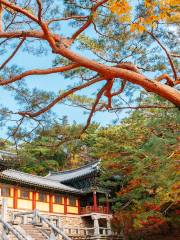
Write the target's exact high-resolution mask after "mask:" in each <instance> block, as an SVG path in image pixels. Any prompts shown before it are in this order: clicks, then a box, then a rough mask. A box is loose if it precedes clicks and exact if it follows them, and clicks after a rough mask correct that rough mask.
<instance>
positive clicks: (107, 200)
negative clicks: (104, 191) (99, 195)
mask: <svg viewBox="0 0 180 240" xmlns="http://www.w3.org/2000/svg"><path fill="white" fill-rule="evenodd" d="M106 208H107V214H109V199H108V195H106Z"/></svg>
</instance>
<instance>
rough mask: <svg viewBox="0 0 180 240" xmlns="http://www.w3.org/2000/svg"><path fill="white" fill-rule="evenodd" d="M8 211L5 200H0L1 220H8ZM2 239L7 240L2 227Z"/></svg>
mask: <svg viewBox="0 0 180 240" xmlns="http://www.w3.org/2000/svg"><path fill="white" fill-rule="evenodd" d="M7 215H8V211H7V199H6V198H2V208H1V217H2V220H3V221H5V222H7V218H8V216H7ZM2 239H3V240H8V238H7V234H6V229H5V228H4V227H2Z"/></svg>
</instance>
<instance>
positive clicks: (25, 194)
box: [20, 190, 29, 199]
mask: <svg viewBox="0 0 180 240" xmlns="http://www.w3.org/2000/svg"><path fill="white" fill-rule="evenodd" d="M20 198H22V199H29V191H27V190H21V191H20Z"/></svg>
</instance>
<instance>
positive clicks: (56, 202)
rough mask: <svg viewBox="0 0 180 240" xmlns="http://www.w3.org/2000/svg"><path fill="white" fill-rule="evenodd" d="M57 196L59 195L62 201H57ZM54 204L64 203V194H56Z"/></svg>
mask: <svg viewBox="0 0 180 240" xmlns="http://www.w3.org/2000/svg"><path fill="white" fill-rule="evenodd" d="M56 197H59V198H60V201H56ZM54 204H58V205H63V196H62V195H60V194H54Z"/></svg>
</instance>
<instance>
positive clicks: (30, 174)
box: [0, 168, 66, 186]
mask: <svg viewBox="0 0 180 240" xmlns="http://www.w3.org/2000/svg"><path fill="white" fill-rule="evenodd" d="M9 170H10V171H13V172H17V173H21V174H24V175H28V176H33V177H38V178H42V179H43V180H47V179H46V177H45V176H44V177H43V176H39V175H35V174H32V173H26V172H22V171H19V170H16V169H12V168H8V169H5V170H4V171H2V172H1V173H2V174H3V172H5V171H9ZM1 173H0V174H1ZM48 180H50V181H52V182H58V183H59V181H57V180H54V179H48ZM61 184H62V185H64V186H66V185H65V184H63V183H61Z"/></svg>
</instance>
